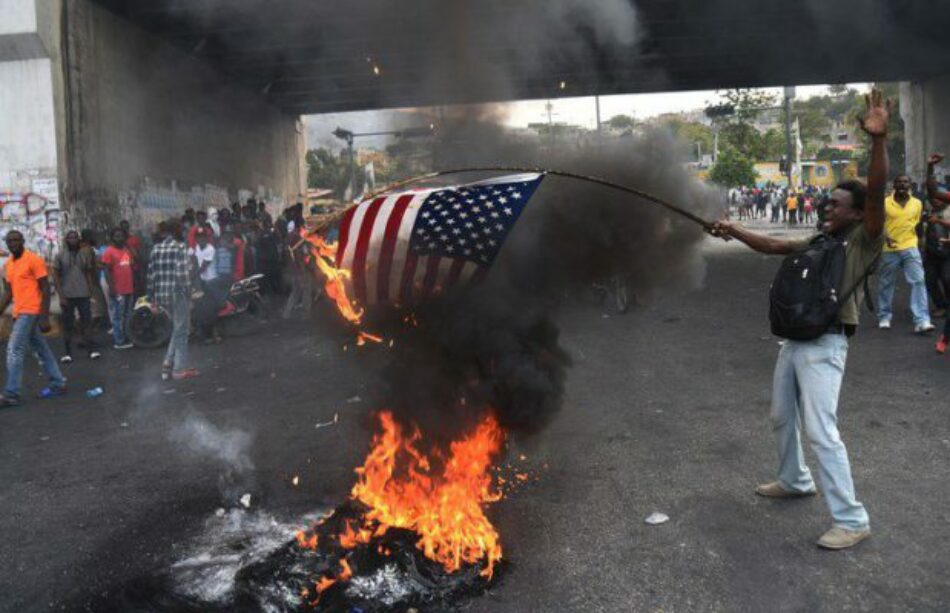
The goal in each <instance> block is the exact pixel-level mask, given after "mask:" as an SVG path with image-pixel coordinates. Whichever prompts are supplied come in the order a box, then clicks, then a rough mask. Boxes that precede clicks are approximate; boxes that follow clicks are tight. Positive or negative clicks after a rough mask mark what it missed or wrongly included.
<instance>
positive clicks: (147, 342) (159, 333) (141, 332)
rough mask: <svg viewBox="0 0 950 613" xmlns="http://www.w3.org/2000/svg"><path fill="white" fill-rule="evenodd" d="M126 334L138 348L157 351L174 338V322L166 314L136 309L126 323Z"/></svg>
mask: <svg viewBox="0 0 950 613" xmlns="http://www.w3.org/2000/svg"><path fill="white" fill-rule="evenodd" d="M126 334H127V335H128V337H129V340H131V341H132V344H133V345H135V346H136V347H142V348H143V349H155V348H156V347H161V346H163V345H165V344H167V343H168V339H170V338H171V337H172V321H171V319H170V318H169V317H168V315H167V314H165V313H153V312H152V311H151V310H150V309H136V310H134V311H132V315H131V316H130V317H129V321H128V322H127V323H126Z"/></svg>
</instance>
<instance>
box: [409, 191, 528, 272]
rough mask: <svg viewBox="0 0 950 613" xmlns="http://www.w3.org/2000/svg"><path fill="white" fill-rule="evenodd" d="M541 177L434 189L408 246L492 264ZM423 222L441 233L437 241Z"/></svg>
mask: <svg viewBox="0 0 950 613" xmlns="http://www.w3.org/2000/svg"><path fill="white" fill-rule="evenodd" d="M540 182H541V177H537V178H532V179H531V180H527V181H516V182H512V183H489V184H484V185H470V186H467V187H463V188H458V189H442V190H437V191H434V192H432V193H431V194H429V196H428V198H426V200H425V202H423V204H422V206H421V208H420V209H419V215H418V216H417V218H416V226H417V228H416V231H415V232H413V233H412V239H411V243H410V251H411V252H412V253H414V254H415V255H417V256H432V255H437V256H441V257H451V258H463V259H466V260H468V261H471V262H474V263H476V264H478V265H480V266H488V265H490V264H491V263H492V261H494V259H495V257H496V256H497V255H498V251H499V249H500V247H501V245H502V244H503V243H504V240H505V238H506V237H507V235H508V233H509V232H510V231H511V228H512V227H513V226H514V224H515V222H516V221H517V220H518V218H519V217H520V216H521V213H522V212H523V210H524V207H525V205H526V204H527V202H528V199H529V198H530V197H531V195H532V194H533V193H534V191H535V190H536V189H537V187H538V184H539V183H540ZM437 224H438V225H437ZM427 227H430V228H432V229H433V230H434V231H435V232H436V233H440V234H438V235H437V238H438V240H437V241H433V240H429V238H428V236H429V235H428V234H427V233H426V228H427ZM443 228H445V229H446V231H445V232H443ZM460 228H462V229H464V231H462V230H461V229H460ZM420 230H421V231H420Z"/></svg>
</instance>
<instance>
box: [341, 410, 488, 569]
mask: <svg viewBox="0 0 950 613" xmlns="http://www.w3.org/2000/svg"><path fill="white" fill-rule="evenodd" d="M379 419H380V423H381V425H382V428H383V431H382V432H381V433H380V434H378V435H377V436H376V438H375V439H374V441H373V447H372V449H371V451H370V453H369V455H368V456H367V458H366V461H365V463H364V464H363V466H362V467H360V468H358V469H356V473H357V474H358V475H359V480H358V481H357V483H356V485H354V486H353V489H352V491H351V493H350V495H351V497H352V498H354V499H356V500H359V501H360V502H362V503H363V504H364V505H366V506H367V507H369V510H368V511H367V512H366V513H365V514H364V516H363V527H362V529H361V530H359V531H353V530H352V528H351V527H350V526H347V527H346V528H347V531H346V532H345V533H344V534H343V535H341V538H340V542H341V544H342V545H343V546H344V547H347V544H350V545H351V546H355V544H357V543H366V542H369V539H370V538H372V537H373V536H380V535H382V534H385V533H386V531H387V530H389V529H390V528H404V529H407V530H411V531H413V532H415V533H417V534H418V535H419V541H418V542H417V544H416V546H417V547H418V548H419V549H421V550H422V552H423V554H424V555H425V556H426V557H427V558H429V559H430V560H435V561H436V562H439V563H440V564H442V566H443V567H444V568H445V569H446V570H447V571H449V572H454V571H457V570H459V569H460V568H461V567H462V565H463V564H476V563H481V562H484V565H485V568H484V569H483V570H482V575H484V576H486V577H488V578H491V576H492V573H493V572H494V566H495V563H496V562H498V561H499V560H500V559H501V544H500V542H499V536H498V531H497V530H495V527H494V526H493V525H492V524H491V522H490V521H489V520H488V518H487V517H486V516H485V512H484V506H485V505H486V504H487V503H491V502H495V501H497V500H499V499H500V498H501V494H499V493H496V492H494V491H493V489H492V475H491V463H492V459H493V458H494V457H495V456H496V455H497V454H498V452H499V451H500V450H501V446H502V443H503V442H504V432H503V431H502V429H501V427H500V426H499V425H498V422H497V421H496V420H495V418H494V417H493V416H491V415H488V416H486V417H485V418H484V419H483V420H482V421H481V423H480V424H479V425H478V427H476V428H475V430H474V431H473V432H472V433H471V434H469V435H468V436H466V437H465V438H463V439H461V440H458V441H455V442H453V443H452V444H451V445H450V447H449V453H448V456H447V457H442V454H440V453H438V452H433V454H432V456H433V457H432V458H431V459H430V458H428V457H426V456H425V455H424V454H422V453H421V452H420V451H419V449H418V447H417V443H418V441H419V439H420V438H421V434H420V432H419V430H418V428H414V429H413V430H412V432H411V433H409V434H408V435H407V434H405V433H404V432H403V429H402V428H401V427H400V426H399V425H398V424H397V423H396V421H395V420H394V419H393V416H392V414H391V413H389V412H385V411H384V412H382V413H380V415H379ZM433 460H435V461H436V462H434V461H433ZM436 463H437V464H438V465H440V466H441V467H442V469H441V472H436V471H433V469H432V466H433V464H436ZM344 541H345V543H344Z"/></svg>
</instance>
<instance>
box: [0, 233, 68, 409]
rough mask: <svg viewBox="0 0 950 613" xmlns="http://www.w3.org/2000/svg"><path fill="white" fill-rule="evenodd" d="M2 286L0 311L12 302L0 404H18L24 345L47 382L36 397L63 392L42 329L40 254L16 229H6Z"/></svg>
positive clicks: (44, 291) (45, 314)
mask: <svg viewBox="0 0 950 613" xmlns="http://www.w3.org/2000/svg"><path fill="white" fill-rule="evenodd" d="M6 243H7V249H8V250H9V251H10V259H9V260H7V270H6V281H7V283H6V286H5V287H4V292H3V296H2V297H0V313H3V312H4V311H5V310H6V309H7V306H9V305H10V302H11V301H12V302H13V330H12V332H10V340H9V341H8V342H7V383H6V385H5V386H4V388H3V397H2V398H0V406H7V407H9V406H16V405H18V404H20V385H21V383H22V381H23V356H24V355H25V354H26V348H27V345H29V346H30V348H32V349H33V352H34V353H35V354H36V355H37V356H38V357H39V359H40V365H41V366H42V367H43V372H45V373H46V376H47V377H49V385H48V386H47V387H45V388H43V390H42V391H41V392H40V394H39V396H40V398H52V397H53V396H61V395H62V394H65V393H66V379H65V378H64V377H63V373H62V372H60V370H59V365H57V364H56V357H55V356H54V355H53V352H52V350H50V348H49V345H48V344H47V343H46V339H45V338H43V332H49V329H50V325H49V280H48V279H47V275H46V264H45V263H44V262H43V258H41V257H40V256H38V255H36V254H35V253H31V252H29V251H27V250H26V249H25V248H24V244H23V235H22V234H21V233H19V232H17V231H16V230H11V231H10V232H7V236H6Z"/></svg>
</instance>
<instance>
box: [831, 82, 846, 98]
mask: <svg viewBox="0 0 950 613" xmlns="http://www.w3.org/2000/svg"><path fill="white" fill-rule="evenodd" d="M848 91H850V90H849V89H848V85H847V84H846V83H832V84H831V85H829V86H828V93H829V94H831V95H832V96H841V95H844V94H846V93H848Z"/></svg>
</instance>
